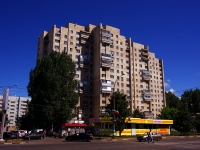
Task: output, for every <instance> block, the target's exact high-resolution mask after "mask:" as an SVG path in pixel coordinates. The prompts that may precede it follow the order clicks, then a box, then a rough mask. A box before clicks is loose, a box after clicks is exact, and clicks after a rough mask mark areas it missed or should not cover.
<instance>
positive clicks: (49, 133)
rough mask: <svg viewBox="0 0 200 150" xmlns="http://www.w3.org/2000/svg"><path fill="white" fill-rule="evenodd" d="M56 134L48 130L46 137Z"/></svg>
mask: <svg viewBox="0 0 200 150" xmlns="http://www.w3.org/2000/svg"><path fill="white" fill-rule="evenodd" d="M54 134H55V132H54V131H48V132H47V133H46V137H52V136H54Z"/></svg>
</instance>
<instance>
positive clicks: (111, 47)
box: [37, 23, 166, 122]
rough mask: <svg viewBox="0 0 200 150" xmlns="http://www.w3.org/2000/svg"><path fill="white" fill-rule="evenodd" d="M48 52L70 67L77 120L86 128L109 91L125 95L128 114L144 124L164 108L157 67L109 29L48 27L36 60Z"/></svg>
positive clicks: (152, 57)
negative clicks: (62, 55)
mask: <svg viewBox="0 0 200 150" xmlns="http://www.w3.org/2000/svg"><path fill="white" fill-rule="evenodd" d="M52 50H54V51H57V52H62V51H66V52H67V53H68V54H69V55H70V56H71V58H72V59H73V60H74V61H75V63H76V71H77V72H76V76H75V78H76V79H77V80H78V81H79V84H78V86H77V89H76V90H77V92H79V103H78V108H79V116H80V115H81V116H82V119H83V120H85V121H86V122H88V119H89V118H91V117H99V116H100V115H101V113H103V112H104V111H105V106H106V105H107V104H108V103H109V100H108V99H109V98H110V95H111V94H112V92H113V91H120V92H123V93H124V94H126V95H127V99H128V101H129V107H130V109H131V112H133V111H134V110H135V109H138V110H140V111H141V112H143V113H144V114H145V117H146V118H156V117H157V115H158V114H159V113H160V110H161V109H162V108H163V107H164V106H165V105H166V103H165V89H164V68H163V61H162V60H160V59H158V58H156V57H155V54H154V53H152V52H150V51H149V47H148V46H144V45H143V44H139V43H135V42H133V41H132V40H131V38H126V37H125V36H123V35H121V34H120V30H119V29H117V28H115V27H111V26H108V25H106V26H102V24H99V25H98V26H95V25H92V24H89V25H88V26H86V27H85V26H81V25H77V24H73V23H69V24H68V25H66V26H65V27H60V28H58V27H56V25H54V26H53V27H52V28H51V29H50V30H49V31H48V32H47V31H44V32H43V33H42V34H41V35H40V36H39V38H38V49H37V59H40V58H42V57H43V56H45V55H49V54H50V53H51V51H52ZM114 87H115V89H114ZM80 110H81V111H80ZM79 119H80V118H79Z"/></svg>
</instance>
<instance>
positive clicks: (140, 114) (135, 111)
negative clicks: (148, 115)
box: [133, 109, 144, 118]
mask: <svg viewBox="0 0 200 150" xmlns="http://www.w3.org/2000/svg"><path fill="white" fill-rule="evenodd" d="M133 117H134V118H144V114H143V113H142V112H140V111H139V110H138V109H136V110H134V112H133Z"/></svg>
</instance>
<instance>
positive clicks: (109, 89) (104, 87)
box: [101, 86, 112, 93]
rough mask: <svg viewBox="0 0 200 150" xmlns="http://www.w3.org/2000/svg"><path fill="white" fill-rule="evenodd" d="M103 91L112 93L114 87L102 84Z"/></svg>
mask: <svg viewBox="0 0 200 150" xmlns="http://www.w3.org/2000/svg"><path fill="white" fill-rule="evenodd" d="M101 91H102V93H111V92H112V89H111V87H109V86H102V87H101Z"/></svg>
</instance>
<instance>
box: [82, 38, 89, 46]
mask: <svg viewBox="0 0 200 150" xmlns="http://www.w3.org/2000/svg"><path fill="white" fill-rule="evenodd" d="M80 43H81V44H85V45H90V40H84V39H81V40H80Z"/></svg>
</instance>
